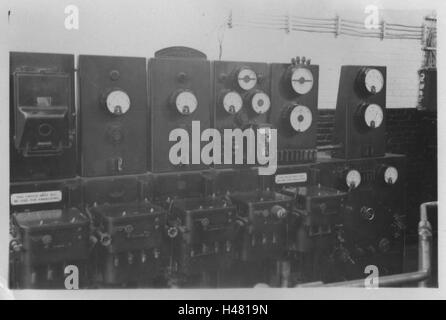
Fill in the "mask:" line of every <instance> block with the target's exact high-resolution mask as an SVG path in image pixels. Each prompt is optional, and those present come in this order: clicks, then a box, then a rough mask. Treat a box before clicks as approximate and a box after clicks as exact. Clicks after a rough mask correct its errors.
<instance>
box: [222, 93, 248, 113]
mask: <svg viewBox="0 0 446 320" xmlns="http://www.w3.org/2000/svg"><path fill="white" fill-rule="evenodd" d="M222 105H223V108H224V109H225V110H226V112H228V113H229V114H236V113H237V112H239V111H240V110H241V109H242V106H243V99H242V97H241V96H240V94H238V93H237V92H235V91H229V92H227V93H224V94H223V99H222Z"/></svg>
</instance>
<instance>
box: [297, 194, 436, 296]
mask: <svg viewBox="0 0 446 320" xmlns="http://www.w3.org/2000/svg"><path fill="white" fill-rule="evenodd" d="M437 205H438V203H437V202H436V201H433V202H425V203H422V204H421V205H420V222H419V223H418V271H415V272H407V273H401V274H395V275H390V276H384V277H379V286H380V287H389V286H397V285H401V284H406V283H413V282H419V284H418V286H419V287H427V281H428V279H429V278H430V275H431V256H432V251H431V250H432V248H431V241H432V227H431V224H430V223H429V220H428V218H427V208H430V207H436V206H437ZM365 284H366V282H365V281H364V279H357V280H352V281H344V282H334V283H327V284H324V283H322V282H311V283H304V284H300V285H297V286H296V287H299V288H302V287H365Z"/></svg>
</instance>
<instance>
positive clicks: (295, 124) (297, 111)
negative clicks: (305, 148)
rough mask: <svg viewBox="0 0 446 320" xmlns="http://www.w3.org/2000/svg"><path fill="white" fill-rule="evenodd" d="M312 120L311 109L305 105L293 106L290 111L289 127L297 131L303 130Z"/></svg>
mask: <svg viewBox="0 0 446 320" xmlns="http://www.w3.org/2000/svg"><path fill="white" fill-rule="evenodd" d="M312 122H313V115H312V113H311V110H310V109H309V108H308V107H306V106H300V105H298V106H295V107H294V108H293V110H292V111H291V113H290V124H291V127H292V128H293V129H294V130H295V131H297V132H304V131H307V130H308V128H310V126H311V124H312Z"/></svg>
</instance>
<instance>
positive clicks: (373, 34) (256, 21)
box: [231, 13, 436, 40]
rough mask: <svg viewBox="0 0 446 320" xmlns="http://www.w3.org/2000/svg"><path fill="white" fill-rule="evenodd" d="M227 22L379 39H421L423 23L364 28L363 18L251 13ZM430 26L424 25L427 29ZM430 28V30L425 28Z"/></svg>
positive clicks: (254, 26)
mask: <svg viewBox="0 0 446 320" xmlns="http://www.w3.org/2000/svg"><path fill="white" fill-rule="evenodd" d="M231 19H232V20H231V22H232V23H231V25H232V26H237V27H253V28H262V29H275V30H286V31H287V32H289V31H291V30H292V31H302V32H312V33H332V34H336V35H339V34H342V35H348V36H357V37H363V38H364V37H370V38H381V39H402V40H422V39H423V35H424V31H425V27H424V26H413V25H406V24H399V23H384V22H383V23H381V24H379V25H378V28H377V29H368V28H366V27H365V25H364V22H359V21H354V20H349V19H341V18H340V17H336V18H310V17H301V16H295V15H280V14H264V13H259V14H253V15H249V16H247V15H242V16H239V17H236V18H235V19H234V17H232V16H231ZM429 28H430V27H427V29H428V30H429ZM429 31H430V32H429ZM429 31H428V32H429V34H431V35H432V34H433V35H436V27H432V28H431V30H429Z"/></svg>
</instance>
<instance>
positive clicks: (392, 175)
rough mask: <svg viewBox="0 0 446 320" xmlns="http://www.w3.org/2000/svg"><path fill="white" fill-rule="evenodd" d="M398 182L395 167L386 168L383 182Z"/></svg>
mask: <svg viewBox="0 0 446 320" xmlns="http://www.w3.org/2000/svg"><path fill="white" fill-rule="evenodd" d="M397 180H398V169H397V168H395V167H387V168H386V170H385V171H384V181H385V182H386V183H387V184H395V183H396V181H397Z"/></svg>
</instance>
